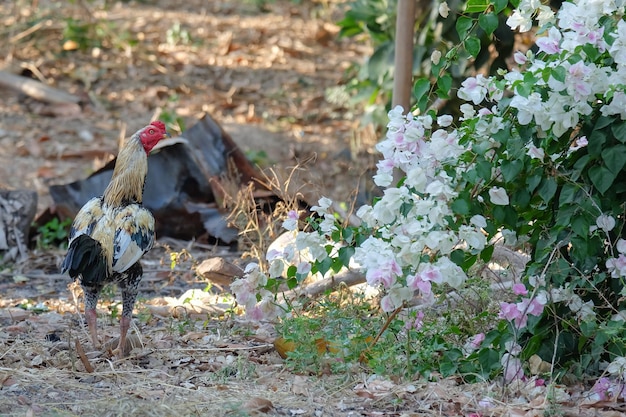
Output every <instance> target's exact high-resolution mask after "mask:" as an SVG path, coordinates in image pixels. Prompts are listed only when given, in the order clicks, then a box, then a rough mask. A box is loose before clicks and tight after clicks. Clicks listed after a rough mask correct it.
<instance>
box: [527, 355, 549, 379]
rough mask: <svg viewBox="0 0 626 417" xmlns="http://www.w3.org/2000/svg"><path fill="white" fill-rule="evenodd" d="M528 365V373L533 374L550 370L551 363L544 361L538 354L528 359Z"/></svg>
mask: <svg viewBox="0 0 626 417" xmlns="http://www.w3.org/2000/svg"><path fill="white" fill-rule="evenodd" d="M528 364H529V365H530V373H531V374H533V375H540V374H545V373H548V372H550V369H552V365H551V364H550V362H546V361H544V360H543V359H541V357H540V356H539V355H536V354H535V355H533V356H531V357H530V359H528Z"/></svg>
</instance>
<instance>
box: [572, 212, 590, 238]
mask: <svg viewBox="0 0 626 417" xmlns="http://www.w3.org/2000/svg"><path fill="white" fill-rule="evenodd" d="M589 226H590V224H589V221H588V220H587V219H586V218H585V216H575V217H574V218H573V219H572V222H571V228H572V231H573V232H574V233H576V234H577V235H578V236H580V237H582V238H585V237H587V236H589Z"/></svg>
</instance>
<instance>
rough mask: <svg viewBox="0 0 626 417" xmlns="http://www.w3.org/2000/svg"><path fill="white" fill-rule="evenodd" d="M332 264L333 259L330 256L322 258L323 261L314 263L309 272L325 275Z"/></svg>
mask: <svg viewBox="0 0 626 417" xmlns="http://www.w3.org/2000/svg"><path fill="white" fill-rule="evenodd" d="M332 262H333V259H332V258H331V257H330V256H328V257H326V258H324V260H323V261H316V262H315V265H314V266H313V267H312V268H311V272H312V273H316V272H319V273H320V274H322V275H326V273H327V272H328V271H329V270H330V266H331V264H332Z"/></svg>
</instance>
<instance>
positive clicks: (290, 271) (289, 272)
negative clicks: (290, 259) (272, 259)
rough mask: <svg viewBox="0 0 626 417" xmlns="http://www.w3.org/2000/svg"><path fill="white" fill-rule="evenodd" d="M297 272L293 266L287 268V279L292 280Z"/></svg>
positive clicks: (296, 268)
mask: <svg viewBox="0 0 626 417" xmlns="http://www.w3.org/2000/svg"><path fill="white" fill-rule="evenodd" d="M297 272H298V267H296V266H295V265H291V266H290V267H289V268H287V278H294V277H295V276H296V273H297Z"/></svg>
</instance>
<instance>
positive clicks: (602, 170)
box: [589, 165, 617, 194]
mask: <svg viewBox="0 0 626 417" xmlns="http://www.w3.org/2000/svg"><path fill="white" fill-rule="evenodd" d="M616 176H617V174H614V173H613V172H612V171H611V170H609V169H608V168H607V167H605V166H597V165H596V166H594V167H591V168H590V169H589V178H590V179H591V182H592V183H593V185H594V186H595V187H596V188H597V189H598V191H599V192H600V194H604V193H605V192H606V190H608V189H609V188H610V187H611V185H613V181H615V177H616Z"/></svg>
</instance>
